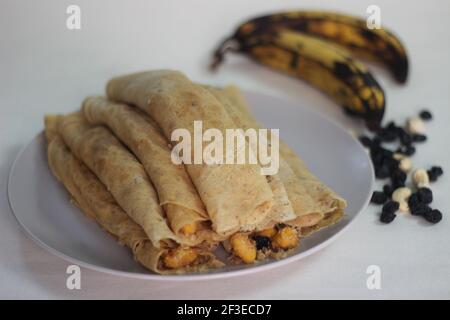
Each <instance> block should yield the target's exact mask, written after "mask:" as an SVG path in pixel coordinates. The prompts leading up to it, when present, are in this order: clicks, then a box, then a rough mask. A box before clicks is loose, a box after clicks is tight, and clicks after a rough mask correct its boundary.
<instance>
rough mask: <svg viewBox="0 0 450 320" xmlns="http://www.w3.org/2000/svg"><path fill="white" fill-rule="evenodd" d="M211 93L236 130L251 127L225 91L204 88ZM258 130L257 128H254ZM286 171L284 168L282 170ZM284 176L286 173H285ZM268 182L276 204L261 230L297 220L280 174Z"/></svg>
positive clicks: (269, 177) (270, 177)
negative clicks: (220, 104)
mask: <svg viewBox="0 0 450 320" xmlns="http://www.w3.org/2000/svg"><path fill="white" fill-rule="evenodd" d="M203 87H204V88H206V89H207V90H208V91H209V92H211V94H212V95H214V97H216V99H217V100H219V102H220V103H222V105H223V107H224V108H225V110H226V112H227V114H228V115H229V116H230V118H231V120H232V121H233V123H234V127H235V128H239V129H243V130H244V131H245V130H247V129H249V128H250V127H249V126H248V125H246V123H245V121H244V119H242V118H241V117H240V114H238V111H239V110H238V109H237V107H235V106H233V105H232V103H231V101H230V100H229V99H228V98H227V96H226V94H225V93H224V91H222V90H220V89H217V88H214V87H211V86H203ZM254 129H257V128H254ZM249 152H253V153H257V150H250V151H249ZM282 170H284V168H283V169H282ZM283 174H284V173H283ZM267 181H268V183H269V185H270V188H271V189H272V192H273V194H274V204H273V206H272V209H271V211H270V213H269V214H268V216H267V218H266V221H265V222H264V223H262V224H261V226H260V228H259V229H266V228H270V227H273V226H274V225H275V224H277V223H281V222H286V221H289V220H293V219H295V218H296V215H295V213H294V209H293V207H292V203H291V201H290V197H289V196H288V193H287V190H286V186H285V184H284V183H283V181H282V179H281V178H280V175H279V174H275V175H271V176H267Z"/></svg>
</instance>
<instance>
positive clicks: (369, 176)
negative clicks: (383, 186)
mask: <svg viewBox="0 0 450 320" xmlns="http://www.w3.org/2000/svg"><path fill="white" fill-rule="evenodd" d="M246 98H247V99H248V102H249V104H250V106H251V107H252V110H253V112H254V114H255V115H256V117H257V118H258V120H260V121H261V122H262V123H264V124H265V126H266V127H268V128H276V129H280V138H281V139H282V140H284V141H286V142H287V143H288V144H289V145H290V146H291V147H292V148H293V149H294V150H296V151H297V152H298V154H300V155H301V156H302V158H303V159H304V160H305V162H306V163H307V164H308V165H309V167H310V169H311V171H312V172H314V173H315V174H316V175H317V176H318V177H319V178H320V179H322V180H323V181H324V182H325V183H326V184H327V185H328V186H330V187H331V188H332V189H333V190H335V191H336V192H337V193H338V194H340V195H341V196H342V197H344V198H345V199H347V201H348V208H347V209H346V211H345V213H346V214H345V216H344V218H343V219H342V220H341V221H340V222H338V223H337V224H335V225H334V226H331V227H328V228H326V229H324V230H321V231H319V232H317V233H315V234H313V235H311V236H309V237H306V238H304V239H302V242H301V245H300V246H299V248H298V249H296V252H295V253H294V254H293V255H292V256H290V257H287V258H284V259H282V260H269V261H264V262H262V263H258V264H256V265H239V266H226V267H224V268H221V269H218V270H214V271H211V272H208V273H203V274H188V275H158V274H153V273H151V272H149V271H148V270H146V269H144V268H143V267H142V266H140V265H139V264H138V263H137V262H136V261H134V259H133V257H132V255H131V253H130V251H129V250H128V249H127V248H125V247H122V246H120V245H118V243H117V242H116V241H115V240H114V239H113V238H112V237H110V236H109V235H108V234H106V233H105V232H104V231H103V230H101V229H100V228H99V227H98V225H97V224H96V223H95V222H93V221H92V220H90V219H88V218H86V217H85V216H84V215H83V214H82V213H81V212H80V211H79V209H78V208H77V207H75V206H73V205H72V204H71V203H70V202H69V196H68V193H67V192H66V190H65V189H64V188H63V186H62V185H61V184H60V183H59V182H58V181H57V180H56V179H55V177H54V176H53V175H52V174H51V172H50V170H49V167H48V165H47V159H46V146H45V138H44V136H43V134H40V135H38V136H37V137H36V138H34V139H33V140H32V141H31V142H30V143H29V144H28V145H27V146H26V147H25V148H24V149H23V150H22V151H21V152H20V153H19V155H18V157H17V159H16V160H15V161H14V163H13V165H12V167H11V172H10V176H9V181H8V197H9V202H10V205H11V209H12V211H13V213H14V215H15V216H16V218H17V221H18V222H19V223H20V225H22V227H23V228H24V229H25V230H26V232H27V233H28V234H29V235H30V236H31V238H32V239H33V240H35V241H36V242H37V243H38V244H39V245H40V246H42V247H44V248H45V249H47V250H49V251H50V252H52V253H54V254H55V255H57V256H59V257H61V258H63V259H66V260H68V261H70V262H72V263H75V264H78V265H80V266H84V267H87V268H90V269H94V270H98V271H103V272H108V273H112V274H116V275H122V276H129V277H135V278H143V279H153V280H199V279H212V278H224V277H230V276H237V275H243V274H248V273H253V272H257V271H262V270H267V269H269V268H274V267H277V266H280V265H283V264H286V263H289V262H291V261H294V260H299V259H301V258H304V257H306V256H308V255H310V254H312V253H314V252H317V251H318V250H320V249H321V248H324V247H325V246H327V245H328V244H330V243H331V242H332V241H334V240H335V239H336V238H337V237H338V236H339V235H340V234H342V233H343V231H344V230H346V229H347V227H348V226H349V225H350V224H351V222H352V221H354V219H355V218H356V216H357V215H358V214H359V213H360V212H361V210H363V209H364V208H365V206H366V205H367V203H368V202H369V199H370V195H371V192H372V185H373V181H374V177H373V168H372V164H371V161H370V159H369V157H368V155H367V153H366V151H365V150H364V149H363V147H362V146H361V144H360V143H359V142H358V141H357V140H356V139H354V138H353V137H352V136H351V135H349V134H348V133H347V131H346V130H345V129H343V128H341V127H339V126H338V125H336V124H335V123H333V122H332V121H330V120H327V119H326V118H324V117H322V116H321V115H319V114H317V113H315V112H311V111H310V110H308V109H305V108H302V107H301V106H299V105H297V104H296V103H292V102H287V101H284V100H280V99H278V98H275V97H270V96H266V95H263V94H260V93H249V92H247V93H246Z"/></svg>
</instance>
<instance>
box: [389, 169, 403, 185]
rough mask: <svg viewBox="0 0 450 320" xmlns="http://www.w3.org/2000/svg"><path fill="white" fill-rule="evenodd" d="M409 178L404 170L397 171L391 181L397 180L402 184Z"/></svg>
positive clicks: (392, 175) (393, 173)
mask: <svg viewBox="0 0 450 320" xmlns="http://www.w3.org/2000/svg"><path fill="white" fill-rule="evenodd" d="M406 178H407V175H406V173H405V172H403V171H402V170H395V171H393V172H392V173H391V179H392V180H397V181H401V182H405V181H406Z"/></svg>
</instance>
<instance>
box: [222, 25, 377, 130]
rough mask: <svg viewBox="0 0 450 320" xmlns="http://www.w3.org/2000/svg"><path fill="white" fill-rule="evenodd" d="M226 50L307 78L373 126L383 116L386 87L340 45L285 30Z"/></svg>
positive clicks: (241, 41)
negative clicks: (383, 87)
mask: <svg viewBox="0 0 450 320" xmlns="http://www.w3.org/2000/svg"><path fill="white" fill-rule="evenodd" d="M225 50H233V51H238V52H242V53H245V54H247V55H249V56H250V57H251V58H253V59H254V60H256V61H257V62H260V63H262V64H264V65H267V66H269V67H272V68H274V69H276V70H279V71H282V72H284V73H287V74H289V75H292V76H295V77H298V78H301V79H303V80H305V81H306V82H308V83H309V84H311V85H312V86H315V87H317V88H319V89H321V90H322V91H324V92H325V93H327V94H328V95H330V96H331V97H332V98H333V100H335V101H336V102H337V103H338V104H339V105H341V106H343V107H344V110H345V111H347V112H348V113H349V114H351V115H356V116H359V117H362V118H364V119H365V120H366V122H367V124H368V126H369V128H372V129H375V128H377V126H378V125H379V123H380V121H381V119H382V117H383V113H384V106H385V97H384V93H383V90H382V88H381V87H380V86H379V84H378V83H377V81H376V80H375V79H374V78H373V77H372V75H371V74H370V73H369V72H368V70H367V69H366V68H365V66H364V65H362V64H361V63H359V62H357V61H355V60H354V59H353V58H352V57H351V56H350V54H349V53H348V52H347V51H346V50H344V49H342V48H341V47H339V46H337V45H334V44H332V43H329V42H327V41H324V40H322V39H320V38H317V37H312V36H309V35H306V34H302V33H300V32H295V31H290V30H284V29H282V30H276V31H274V30H269V31H267V32H266V33H258V34H256V35H252V36H250V37H247V38H241V39H240V41H239V46H238V47H232V48H230V47H227V48H225ZM221 54H223V52H221Z"/></svg>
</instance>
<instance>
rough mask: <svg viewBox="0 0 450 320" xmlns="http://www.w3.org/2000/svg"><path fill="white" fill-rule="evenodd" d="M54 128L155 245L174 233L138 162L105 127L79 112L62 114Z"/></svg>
mask: <svg viewBox="0 0 450 320" xmlns="http://www.w3.org/2000/svg"><path fill="white" fill-rule="evenodd" d="M58 132H59V133H60V134H61V137H62V139H63V140H64V142H65V143H66V145H67V146H68V147H69V148H70V150H71V151H72V153H73V154H74V155H75V156H76V157H78V158H79V159H80V160H82V161H83V162H84V163H85V164H86V165H87V166H88V167H89V168H90V169H91V170H92V171H93V172H94V173H95V174H96V175H97V177H98V178H99V179H100V181H101V182H103V184H104V185H105V186H106V188H107V189H108V190H109V191H110V192H111V194H112V195H113V196H114V198H115V199H116V201H117V203H118V204H119V205H120V206H121V207H122V208H123V209H124V210H125V212H126V213H127V214H128V215H129V216H130V217H131V218H132V219H133V220H134V221H135V222H136V223H137V224H139V225H140V226H141V227H142V228H143V229H144V231H145V233H146V234H147V236H148V237H149V238H150V240H151V241H152V243H153V245H154V246H155V247H156V248H159V247H160V246H161V243H160V242H164V243H165V244H166V245H169V244H170V243H171V240H174V241H176V242H178V243H180V242H179V239H178V237H177V236H176V235H175V234H174V233H173V232H172V231H171V230H170V228H169V227H168V225H167V222H166V219H165V215H164V212H163V210H162V208H161V206H160V205H159V201H158V196H157V194H156V192H155V189H154V188H153V186H152V184H151V182H150V180H149V179H148V176H147V174H146V173H145V170H144V168H143V167H142V164H140V163H139V161H138V160H137V159H136V158H135V157H134V156H133V155H132V154H131V153H130V152H129V151H128V150H127V149H126V148H125V147H124V146H123V145H122V144H121V143H120V141H119V140H117V138H116V137H115V136H114V135H113V134H112V133H111V132H110V131H109V130H108V129H106V128H105V127H102V126H91V125H89V124H88V123H87V121H86V119H85V118H84V116H83V115H82V114H81V113H74V114H70V115H66V116H62V117H61V120H60V122H59V125H58Z"/></svg>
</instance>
